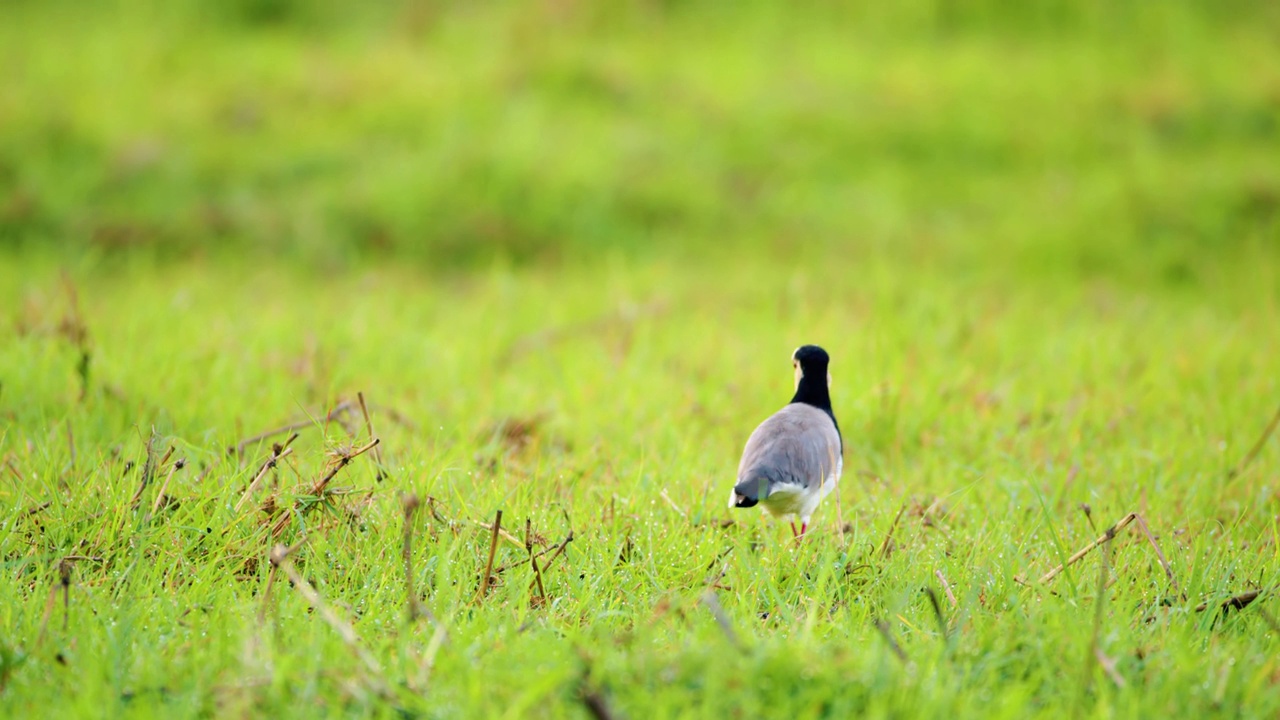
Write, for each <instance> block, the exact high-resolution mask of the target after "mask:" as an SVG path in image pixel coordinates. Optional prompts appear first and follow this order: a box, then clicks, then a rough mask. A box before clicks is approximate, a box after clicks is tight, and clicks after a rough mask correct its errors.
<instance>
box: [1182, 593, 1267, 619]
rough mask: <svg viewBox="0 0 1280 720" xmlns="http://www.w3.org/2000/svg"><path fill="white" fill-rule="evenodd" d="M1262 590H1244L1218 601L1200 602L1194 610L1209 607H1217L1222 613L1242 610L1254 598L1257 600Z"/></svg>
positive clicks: (1200, 610)
mask: <svg viewBox="0 0 1280 720" xmlns="http://www.w3.org/2000/svg"><path fill="white" fill-rule="evenodd" d="M1263 592H1264V591H1263V590H1246V591H1244V592H1242V593H1240V594H1238V595H1232V596H1231V597H1229V598H1227V599H1226V600H1223V601H1222V602H1220V603H1208V602H1202V603H1200V604H1199V605H1197V606H1196V612H1204V611H1205V610H1208V609H1209V608H1211V607H1214V608H1218V609H1219V610H1221V611H1222V614H1223V615H1226V614H1227V613H1229V612H1231V611H1232V610H1243V609H1245V608H1247V607H1249V605H1250V604H1251V603H1252V602H1253V601H1254V600H1257V599H1258V598H1259V597H1260V596H1261V595H1262V593H1263Z"/></svg>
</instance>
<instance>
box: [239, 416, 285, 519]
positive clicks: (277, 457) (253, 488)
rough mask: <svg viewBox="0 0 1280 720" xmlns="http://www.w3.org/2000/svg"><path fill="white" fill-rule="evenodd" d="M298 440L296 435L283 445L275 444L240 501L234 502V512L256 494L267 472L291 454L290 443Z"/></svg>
mask: <svg viewBox="0 0 1280 720" xmlns="http://www.w3.org/2000/svg"><path fill="white" fill-rule="evenodd" d="M297 438H298V433H294V434H293V435H291V436H289V439H288V440H286V441H285V442H284V443H283V444H280V443H276V444H275V445H273V446H272V448H271V457H269V458H267V460H266V462H264V463H262V467H261V468H259V469H258V474H257V475H254V477H253V480H251V481H250V482H249V487H247V488H245V491H244V494H242V495H241V496H240V500H239V501H237V502H236V508H235V511H236V512H240V508H241V507H243V506H244V504H245V503H246V502H248V501H249V498H251V497H253V494H254V493H255V492H257V490H258V487H259V486H261V485H262V481H263V480H264V479H266V477H267V471H268V470H271V469H272V468H274V467H275V466H276V463H278V462H280V461H281V460H282V459H284V458H286V457H288V456H290V455H292V454H293V448H291V447H289V445H290V443H292V442H293V441H294V440H296V439H297Z"/></svg>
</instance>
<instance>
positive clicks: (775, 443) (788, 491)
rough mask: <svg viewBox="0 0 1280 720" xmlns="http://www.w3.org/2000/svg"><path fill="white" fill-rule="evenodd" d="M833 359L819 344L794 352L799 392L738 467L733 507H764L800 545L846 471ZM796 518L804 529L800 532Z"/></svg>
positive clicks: (754, 439)
mask: <svg viewBox="0 0 1280 720" xmlns="http://www.w3.org/2000/svg"><path fill="white" fill-rule="evenodd" d="M830 362H831V358H830V357H829V356H828V355H827V351H826V350H823V349H822V348H820V347H818V346H817V345H802V346H800V347H799V348H796V351H795V352H794V353H792V354H791V365H792V367H794V368H795V379H796V392H795V396H793V397H792V398H791V402H790V403H788V404H787V405H786V406H785V407H783V408H782V409H781V410H779V411H778V412H776V413H774V414H773V415H771V416H769V417H768V418H767V419H766V420H765V421H764V422H762V423H760V425H759V427H757V428H756V429H755V431H754V432H752V433H751V436H750V437H749V438H748V439H747V445H746V447H745V448H744V449H743V451H742V460H741V461H740V462H739V463H738V481H737V483H736V484H735V485H734V486H733V492H732V493H731V494H730V496H729V507H731V508H749V507H755V506H756V505H757V504H759V505H763V506H764V509H765V510H767V511H769V514H770V515H773V516H774V517H776V518H779V519H781V520H784V521H790V523H791V533H792V535H794V536H795V537H796V539H797V541H799V540H800V539H801V538H803V537H804V534H805V533H806V532H808V530H809V518H810V517H812V516H813V511H814V510H815V509H817V507H818V504H819V503H821V502H822V499H823V498H825V497H826V496H827V494H828V493H830V492H831V491H832V490H834V489H835V487H836V483H837V482H839V480H840V473H841V471H842V470H843V469H844V438H843V436H841V434H840V426H839V424H837V423H836V416H835V413H834V412H833V411H832V409H831V373H830V371H829V370H828V365H829V364H830ZM796 518H799V520H800V530H799V531H797V530H796V523H795V521H796Z"/></svg>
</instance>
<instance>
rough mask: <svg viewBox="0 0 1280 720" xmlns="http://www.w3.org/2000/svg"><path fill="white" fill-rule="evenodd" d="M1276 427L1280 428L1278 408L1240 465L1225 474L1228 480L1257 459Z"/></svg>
mask: <svg viewBox="0 0 1280 720" xmlns="http://www.w3.org/2000/svg"><path fill="white" fill-rule="evenodd" d="M1277 426H1280V408H1276V414H1275V415H1273V416H1272V417H1271V422H1269V423H1267V426H1266V428H1264V429H1263V430H1262V436H1261V437H1259V438H1258V441H1257V442H1255V443H1254V444H1253V447H1252V448H1249V452H1247V453H1245V456H1244V457H1243V458H1242V459H1241V460H1240V463H1239V464H1238V465H1236V466H1235V467H1233V468H1231V470H1230V471H1229V472H1228V473H1227V479H1228V480H1231V479H1234V478H1236V477H1237V476H1239V475H1240V473H1242V472H1244V471H1245V468H1247V467H1249V465H1250V464H1251V463H1252V462H1253V460H1254V458H1256V457H1258V454H1259V453H1261V452H1262V448H1264V447H1266V445H1267V440H1268V439H1270V438H1271V436H1272V435H1273V434H1274V433H1275V431H1276V427H1277Z"/></svg>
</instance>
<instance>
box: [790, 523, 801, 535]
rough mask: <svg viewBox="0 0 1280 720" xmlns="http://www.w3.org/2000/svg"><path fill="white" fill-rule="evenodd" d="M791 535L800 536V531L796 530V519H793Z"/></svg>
mask: <svg viewBox="0 0 1280 720" xmlns="http://www.w3.org/2000/svg"><path fill="white" fill-rule="evenodd" d="M791 536H792V537H800V533H798V532H796V521H795V520H792V521H791Z"/></svg>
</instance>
